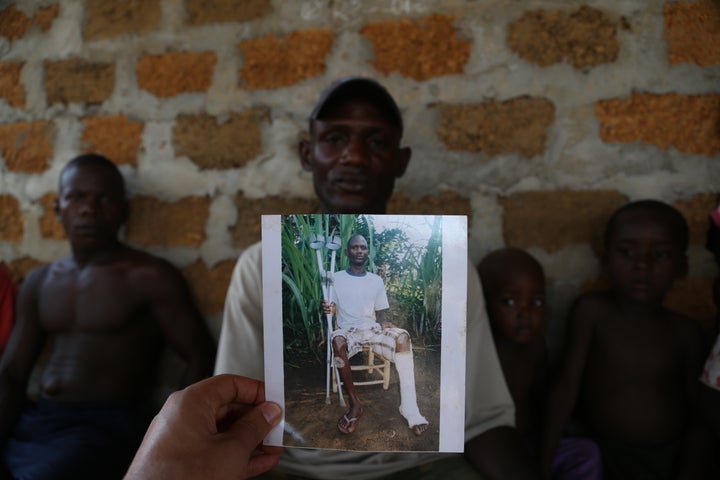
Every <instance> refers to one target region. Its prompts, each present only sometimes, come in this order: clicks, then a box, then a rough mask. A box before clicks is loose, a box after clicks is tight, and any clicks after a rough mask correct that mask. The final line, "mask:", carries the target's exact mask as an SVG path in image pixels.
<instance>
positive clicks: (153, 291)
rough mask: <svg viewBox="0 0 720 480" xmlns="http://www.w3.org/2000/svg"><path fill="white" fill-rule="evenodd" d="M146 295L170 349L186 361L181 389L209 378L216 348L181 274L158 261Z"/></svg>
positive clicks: (170, 266) (164, 262)
mask: <svg viewBox="0 0 720 480" xmlns="http://www.w3.org/2000/svg"><path fill="white" fill-rule="evenodd" d="M154 277H155V278H152V279H150V281H149V282H148V283H149V284H148V285H147V289H146V292H147V293H148V295H149V299H148V301H149V302H150V308H151V310H152V315H153V318H154V319H155V320H156V321H157V322H158V325H160V328H161V329H162V332H163V335H164V336H165V339H166V341H167V343H168V345H169V346H170V348H172V349H173V350H174V351H175V352H176V353H177V354H178V355H179V356H180V357H181V358H182V359H183V360H185V362H186V368H185V374H184V375H183V378H182V379H181V385H179V386H180V387H185V386H187V385H190V384H191V383H194V382H197V381H199V380H202V379H203V378H206V377H209V376H211V375H212V368H213V362H214V360H215V347H214V345H213V341H212V338H211V337H210V333H209V332H208V329H207V326H206V325H205V321H204V319H203V317H202V315H201V314H200V312H199V311H198V309H197V306H196V305H195V303H194V301H193V300H192V295H191V293H190V289H189V287H188V285H187V282H185V279H184V278H183V277H182V275H181V274H180V272H179V271H178V270H177V269H176V268H175V267H174V266H172V265H171V264H170V263H168V262H166V261H164V260H160V261H159V264H158V266H157V267H156V275H155V276H154Z"/></svg>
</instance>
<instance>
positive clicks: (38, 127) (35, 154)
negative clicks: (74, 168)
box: [0, 121, 55, 173]
mask: <svg viewBox="0 0 720 480" xmlns="http://www.w3.org/2000/svg"><path fill="white" fill-rule="evenodd" d="M54 134H55V127H54V125H53V124H52V123H50V122H43V121H37V122H18V123H10V124H4V125H3V124H0V151H1V152H2V155H3V158H4V159H5V165H6V166H7V168H8V170H10V171H13V172H24V173H42V172H44V171H45V170H47V169H48V167H49V160H50V158H51V157H52V154H53V145H52V138H53V136H54Z"/></svg>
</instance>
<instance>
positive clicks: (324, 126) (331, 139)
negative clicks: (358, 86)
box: [299, 99, 410, 213]
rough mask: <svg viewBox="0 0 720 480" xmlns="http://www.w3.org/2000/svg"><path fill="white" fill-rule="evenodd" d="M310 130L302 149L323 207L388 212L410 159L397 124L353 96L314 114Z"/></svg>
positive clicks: (307, 168) (300, 149)
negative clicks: (321, 113) (320, 114)
mask: <svg viewBox="0 0 720 480" xmlns="http://www.w3.org/2000/svg"><path fill="white" fill-rule="evenodd" d="M312 130H313V131H312V132H311V135H312V138H311V140H310V141H304V142H301V143H300V146H299V151H300V158H301V162H302V165H303V168H304V169H305V170H307V171H311V172H313V183H314V186H315V193H316V194H317V196H318V198H319V199H320V205H321V207H322V210H323V211H324V212H328V213H385V209H386V206H387V202H388V200H389V199H390V196H391V195H392V191H393V187H394V185H395V179H396V178H398V177H400V176H401V175H402V174H403V173H404V172H405V168H406V167H407V164H408V161H409V160H410V149H408V148H400V147H399V145H400V131H399V129H398V127H397V126H396V125H394V124H393V123H392V122H391V121H390V119H388V118H387V116H386V115H384V114H383V112H382V110H381V109H379V108H377V107H376V106H375V105H374V104H373V103H371V102H368V101H366V100H361V99H350V100H346V101H344V102H342V103H340V104H338V105H336V106H333V108H331V109H330V110H329V111H328V112H326V113H325V114H324V115H323V118H322V120H315V121H314V122H313V129H312Z"/></svg>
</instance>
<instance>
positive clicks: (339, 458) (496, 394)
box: [215, 243, 515, 480]
mask: <svg viewBox="0 0 720 480" xmlns="http://www.w3.org/2000/svg"><path fill="white" fill-rule="evenodd" d="M261 262H262V254H261V248H260V243H256V244H255V245H252V246H250V247H249V248H248V249H246V250H245V251H244V252H243V253H242V255H241V256H240V258H239V259H238V261H237V264H236V265H235V269H234V271H233V276H232V280H231V282H230V287H229V288H228V292H227V297H226V299H225V313H224V315H223V324H222V330H221V333H220V341H219V345H218V352H217V361H216V364H215V373H216V374H219V373H234V374H237V375H244V376H246V377H250V378H255V379H260V380H262V379H263V378H264V360H263V358H264V357H263V324H262V321H263V320H262V318H263V316H262V302H263V297H262V264H261ZM467 271H468V302H467V359H466V364H467V370H466V371H467V379H466V385H465V388H466V390H465V396H466V401H465V440H466V441H467V440H470V439H472V438H474V437H476V436H477V435H479V434H481V433H483V432H485V431H486V430H489V429H491V428H495V427H499V426H514V424H515V420H514V419H515V407H514V405H513V402H512V398H511V397H510V392H509V390H508V388H507V384H506V383H505V378H504V377H503V374H502V369H501V368H500V362H499V361H498V357H497V353H496V351H495V344H494V342H493V339H492V333H491V331H490V324H489V323H488V318H487V313H486V311H485V302H484V299H483V294H482V289H481V287H480V279H479V277H478V274H477V271H476V270H475V269H474V268H472V266H471V265H470V264H469V265H468V269H467ZM447 455H452V454H440V453H427V452H400V453H398V452H354V451H352V452H350V451H338V450H317V449H303V448H286V449H285V450H284V452H283V454H282V458H281V460H280V464H279V465H278V467H277V468H278V469H279V470H281V471H283V472H287V473H289V474H293V475H300V476H304V477H310V478H320V479H339V478H342V479H349V480H354V479H356V480H362V479H370V478H379V477H382V476H384V475H388V474H390V473H393V472H397V471H400V470H405V469H408V468H411V467H415V466H417V465H421V464H423V463H428V462H431V461H433V460H437V459H438V458H441V457H443V456H447Z"/></svg>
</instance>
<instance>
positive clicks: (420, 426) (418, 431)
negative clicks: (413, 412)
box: [410, 423, 430, 437]
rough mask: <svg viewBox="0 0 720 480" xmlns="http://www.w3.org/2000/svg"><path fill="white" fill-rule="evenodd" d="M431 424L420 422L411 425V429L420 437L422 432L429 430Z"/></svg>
mask: <svg viewBox="0 0 720 480" xmlns="http://www.w3.org/2000/svg"><path fill="white" fill-rule="evenodd" d="M429 426H430V425H428V424H427V423H420V424H418V425H413V426H412V427H410V429H411V430H412V431H413V433H414V434H415V435H416V436H418V437H419V436H421V435H422V434H424V433H425V432H427V430H428V428H429Z"/></svg>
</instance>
